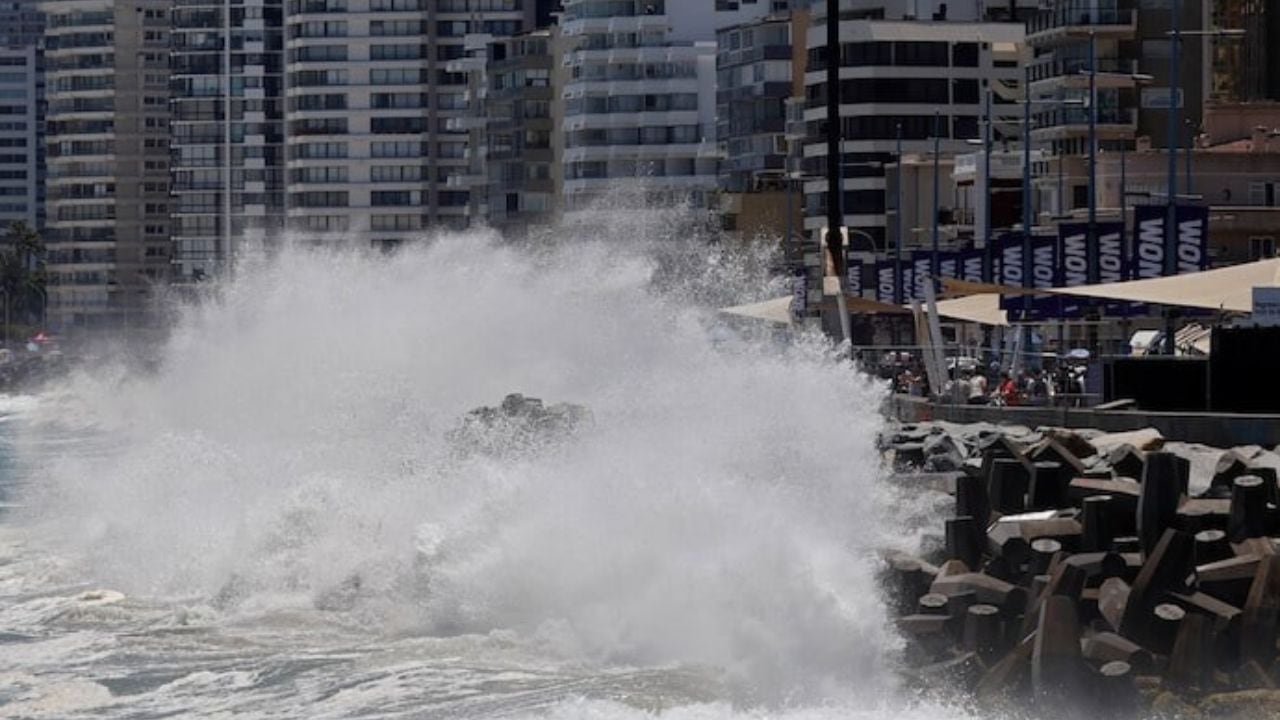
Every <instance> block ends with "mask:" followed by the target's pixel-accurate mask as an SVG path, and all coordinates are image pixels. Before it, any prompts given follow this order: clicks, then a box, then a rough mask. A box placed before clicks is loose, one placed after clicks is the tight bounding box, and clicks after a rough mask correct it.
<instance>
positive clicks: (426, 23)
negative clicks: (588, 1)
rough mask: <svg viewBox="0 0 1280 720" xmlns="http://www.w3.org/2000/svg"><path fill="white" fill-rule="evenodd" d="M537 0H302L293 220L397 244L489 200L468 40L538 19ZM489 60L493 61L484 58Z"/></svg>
mask: <svg viewBox="0 0 1280 720" xmlns="http://www.w3.org/2000/svg"><path fill="white" fill-rule="evenodd" d="M537 10H538V3H536V2H534V0H291V1H290V2H289V7H288V13H287V15H286V20H285V54H286V66H285V71H286V72H285V74H286V91H285V94H286V114H287V117H288V127H287V130H286V138H287V139H286V154H285V163H286V166H287V170H288V177H287V195H286V205H287V207H288V209H287V215H288V221H289V225H290V227H291V228H293V229H295V230H298V231H302V232H305V233H309V234H316V235H323V234H332V235H334V236H335V237H340V238H343V239H344V240H349V241H351V242H359V243H362V244H369V245H374V246H379V247H390V246H394V245H396V244H398V243H400V242H402V241H405V240H408V239H411V238H413V237H417V236H421V234H422V232H423V230H425V229H427V228H429V227H436V226H443V227H465V226H467V225H468V224H470V223H471V221H472V219H473V217H472V216H473V215H475V214H476V212H477V207H478V205H477V204H476V203H473V202H472V198H471V189H470V188H469V186H468V184H467V183H465V182H459V181H457V180H451V178H454V177H455V176H466V175H467V174H468V173H469V172H470V169H471V167H472V166H473V162H472V159H473V158H472V157H471V155H472V154H473V153H478V152H480V149H479V148H473V147H470V143H469V142H468V141H469V134H468V132H469V128H468V126H467V123H466V122H465V118H466V116H467V112H468V107H469V103H470V101H471V96H470V93H471V92H474V91H475V90H474V89H472V88H469V87H468V73H467V69H468V68H467V65H466V63H467V60H466V59H465V57H464V56H465V55H466V48H467V46H468V44H471V45H472V46H473V47H474V46H478V47H483V46H484V43H485V42H487V39H486V36H500V35H513V34H516V33H519V32H522V31H525V30H528V29H531V28H532V27H533V25H534V22H535V18H536V13H537ZM481 62H483V60H481Z"/></svg>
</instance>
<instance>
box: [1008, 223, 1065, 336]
mask: <svg viewBox="0 0 1280 720" xmlns="http://www.w3.org/2000/svg"><path fill="white" fill-rule="evenodd" d="M1029 245H1030V251H1031V257H1030V258H1029V260H1026V262H1025V265H1024V256H1023V255H1024V253H1025V252H1026V250H1027V249H1026V248H1024V246H1023V244H1022V237H1021V235H1010V236H1009V237H1008V238H1007V239H1006V240H1005V241H1004V242H1003V243H1002V244H1001V245H1000V246H998V247H997V257H999V258H1000V283H1001V284H1002V285H1010V286H1013V287H1034V288H1051V287H1053V286H1054V282H1055V281H1056V280H1057V277H1058V250H1057V248H1058V238H1056V237H1054V236H1052V235H1043V236H1039V237H1033V238H1031V242H1030V243H1029ZM1027 266H1029V268H1028V267H1027ZM1028 269H1029V270H1030V272H1031V274H1030V276H1029V277H1024V273H1025V272H1026V271H1027V270H1028ZM1058 304H1059V303H1058V299H1057V298H1056V297H1027V296H1008V295H1006V296H1001V298H1000V308H1001V309H1002V310H1005V311H1007V312H1008V313H1009V318H1010V319H1011V320H1023V321H1025V320H1037V319H1042V318H1048V317H1053V316H1054V315H1055V314H1056V313H1057V312H1058Z"/></svg>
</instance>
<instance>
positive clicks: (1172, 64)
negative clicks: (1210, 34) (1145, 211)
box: [1164, 0, 1182, 275]
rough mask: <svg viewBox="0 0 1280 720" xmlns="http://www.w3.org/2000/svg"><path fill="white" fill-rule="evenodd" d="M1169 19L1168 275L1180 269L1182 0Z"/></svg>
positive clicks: (1175, 2)
mask: <svg viewBox="0 0 1280 720" xmlns="http://www.w3.org/2000/svg"><path fill="white" fill-rule="evenodd" d="M1169 8H1170V10H1169V15H1170V17H1169V21H1170V25H1171V28H1172V29H1171V32H1170V33H1169V131H1168V132H1169V137H1168V140H1166V143H1167V144H1168V146H1169V147H1168V163H1169V168H1168V177H1167V179H1166V185H1167V190H1168V193H1167V195H1166V201H1167V203H1166V204H1167V209H1166V215H1165V227H1164V274H1165V275H1173V274H1175V273H1176V271H1177V265H1176V264H1175V263H1176V260H1175V255H1176V252H1175V249H1176V245H1175V243H1176V240H1175V236H1176V233H1177V229H1176V228H1175V227H1174V225H1175V223H1176V221H1177V204H1176V203H1177V195H1178V145H1179V141H1178V139H1179V137H1180V136H1181V133H1180V131H1179V129H1178V126H1179V122H1178V117H1179V116H1178V89H1179V87H1178V86H1179V80H1178V71H1179V64H1180V59H1179V57H1178V55H1179V54H1180V53H1179V51H1180V49H1181V46H1182V3H1181V2H1180V1H1179V0H1170V3H1169Z"/></svg>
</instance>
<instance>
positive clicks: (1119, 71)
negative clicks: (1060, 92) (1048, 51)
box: [1031, 57, 1138, 93]
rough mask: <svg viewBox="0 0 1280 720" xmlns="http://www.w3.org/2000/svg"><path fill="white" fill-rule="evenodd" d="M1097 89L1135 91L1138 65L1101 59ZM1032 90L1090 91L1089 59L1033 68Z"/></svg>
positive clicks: (1052, 62) (1042, 62)
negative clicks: (1129, 89) (1069, 89)
mask: <svg viewBox="0 0 1280 720" xmlns="http://www.w3.org/2000/svg"><path fill="white" fill-rule="evenodd" d="M1097 72H1098V77H1097V87H1098V88H1099V89H1107V88H1133V87H1136V86H1137V84H1138V81H1137V79H1136V78H1135V77H1134V76H1135V75H1136V74H1137V72H1138V61H1137V60H1134V59H1130V58H1114V57H1100V58H1097ZM1031 87H1032V90H1033V91H1040V92H1041V93H1043V92H1046V91H1048V90H1051V89H1053V88H1073V89H1086V88H1088V87H1089V60H1088V58H1066V59H1058V58H1052V57H1050V58H1047V59H1043V60H1039V61H1037V62H1034V63H1032V64H1031Z"/></svg>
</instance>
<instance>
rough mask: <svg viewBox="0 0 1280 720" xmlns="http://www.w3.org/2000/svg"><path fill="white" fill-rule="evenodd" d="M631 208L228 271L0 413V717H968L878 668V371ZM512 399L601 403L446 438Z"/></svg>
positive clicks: (251, 261)
mask: <svg viewBox="0 0 1280 720" xmlns="http://www.w3.org/2000/svg"><path fill="white" fill-rule="evenodd" d="M622 225H623V226H622V227H619V226H618V224H617V223H612V224H610V225H608V226H600V227H599V229H598V232H600V233H605V234H608V235H609V237H608V238H602V239H595V238H592V239H578V240H573V241H565V242H561V243H556V244H553V245H547V246H541V247H540V248H539V250H538V251H537V252H533V251H530V250H522V249H518V248H512V247H507V246H500V245H498V244H497V243H495V242H494V241H493V239H492V238H490V237H487V236H485V235H483V234H479V233H471V234H464V235H444V236H440V237H438V238H436V239H435V240H434V241H433V242H432V243H430V244H429V245H425V246H422V247H418V248H413V249H409V250H406V251H403V252H398V253H396V254H393V255H389V256H387V255H377V254H360V253H354V252H335V251H332V250H325V249H320V248H315V247H308V246H304V245H297V246H290V247H288V248H286V249H284V250H283V251H280V252H278V253H275V254H273V255H272V256H270V257H267V256H262V257H249V258H247V259H246V260H245V261H244V262H243V263H242V265H241V266H240V268H239V270H238V272H237V274H236V277H235V278H234V280H233V281H231V282H229V283H228V284H227V285H225V286H223V287H220V288H217V290H216V291H214V292H211V293H210V295H209V297H208V298H206V299H205V300H204V301H203V302H200V303H194V304H190V305H187V306H184V308H183V309H182V310H181V312H178V313H176V317H175V319H174V323H175V329H174V331H173V333H172V335H171V337H170V339H169V340H168V341H167V343H166V344H165V345H164V347H163V348H161V349H160V350H159V351H157V353H156V356H155V357H154V358H152V362H149V363H146V364H145V365H144V366H137V365H134V364H132V363H130V362H128V361H125V360H119V361H117V360H111V359H108V356H103V359H101V360H99V361H96V362H95V363H93V364H92V365H91V366H90V367H86V368H85V369H83V370H80V371H77V372H76V373H75V374H74V375H73V376H72V377H69V378H67V379H66V380H65V381H63V382H60V383H58V384H57V385H55V386H51V387H49V388H47V389H46V390H44V391H42V392H41V393H39V394H38V395H33V396H23V397H7V398H2V399H0V503H2V504H3V507H2V508H0V717H15V718H16V717H22V718H116V717H119V718H126V717H127V718H159V717H233V716H242V717H264V718H266V717H276V718H339V717H341V718H346V717H351V718H399V717H429V718H484V717H509V718H599V719H601V720H624V719H630V718H664V719H670V720H721V719H722V718H739V717H743V718H766V717H786V718H796V719H802V718H803V719H809V718H813V719H825V718H850V717H853V718H921V719H924V718H930V719H932V718H951V717H954V718H962V717H967V716H968V715H967V712H966V711H965V710H964V709H963V708H960V707H952V706H950V705H949V704H947V703H945V702H941V701H938V700H937V699H934V698H927V697H920V696H918V695H916V694H915V693H912V692H907V691H905V690H903V689H901V687H900V683H899V680H898V676H897V674H896V673H895V671H894V667H895V663H896V655H897V652H898V649H899V646H900V641H899V640H898V638H896V637H895V636H894V634H893V633H892V632H891V630H889V629H888V624H887V623H886V613H885V609H884V607H883V605H882V603H881V601H880V598H879V597H878V594H877V590H876V586H875V581H874V575H875V571H876V559H875V558H876V555H875V551H876V550H877V549H878V548H880V547H883V546H886V545H900V546H909V545H910V544H912V543H913V542H914V538H913V535H912V533H913V532H914V531H913V530H912V524H911V522H912V521H911V518H912V517H916V516H919V515H920V514H921V513H928V512H929V508H930V507H931V506H930V504H929V502H928V500H927V499H926V500H916V499H905V498H903V497H901V496H897V495H894V494H893V493H892V492H891V491H890V490H889V489H887V488H886V487H885V486H884V484H883V483H882V482H881V480H880V473H881V469H880V465H879V458H878V456H877V453H876V451H875V448H874V437H875V434H876V432H877V430H878V429H879V427H880V424H881V422H882V421H881V418H880V416H879V414H878V412H877V408H878V406H879V403H880V401H881V399H882V393H883V389H882V388H880V387H879V386H878V385H876V384H875V383H874V382H872V381H870V380H869V379H867V378H865V377H863V376H860V375H859V374H857V373H856V372H853V371H852V369H851V368H850V367H849V366H847V365H845V364H843V363H841V362H840V361H838V360H837V359H835V358H833V357H832V355H831V353H830V352H829V350H828V349H827V348H825V347H824V346H823V345H822V344H821V343H819V342H815V341H810V340H805V339H801V340H800V341H799V342H795V343H785V344H783V343H779V342H776V341H774V340H773V339H771V338H770V336H769V334H768V333H761V332H754V331H753V332H746V333H743V332H740V331H738V330H735V329H731V328H728V327H724V326H721V325H720V324H719V322H720V321H718V320H717V319H716V317H715V315H714V313H712V312H711V311H710V310H711V309H712V308H714V307H715V306H716V305H717V304H721V303H727V302H732V301H743V300H749V299H760V297H761V296H764V297H767V296H769V295H770V294H777V293H779V292H785V289H782V288H780V287H777V286H772V287H771V286H769V285H768V282H767V279H766V275H765V273H764V269H765V268H766V267H767V264H768V262H767V258H755V259H754V260H753V259H752V258H750V257H748V258H747V259H746V260H742V259H731V256H730V255H729V254H726V253H725V252H722V251H718V250H715V249H708V248H706V247H705V246H703V245H702V244H700V243H697V242H687V241H684V240H682V238H683V236H684V235H685V234H686V233H685V231H684V230H682V229H681V228H682V225H681V222H680V221H679V219H678V218H676V219H674V220H672V219H670V218H667V219H662V218H660V219H659V222H656V223H655V222H653V221H652V219H650V220H647V221H646V222H645V223H644V224H643V226H642V227H627V226H626V224H625V223H623V224H622ZM622 240H625V242H622ZM753 293H754V294H755V297H752V294H753ZM510 392H521V393H525V394H527V395H532V396H537V397H540V398H544V399H545V400H546V401H548V402H571V403H578V404H581V405H584V406H586V407H587V408H589V410H590V413H591V421H590V423H588V424H586V425H585V426H583V427H580V428H579V430H578V432H577V433H576V434H575V435H574V436H573V437H571V438H569V439H568V440H562V441H559V442H555V443H547V444H546V445H545V446H539V447H534V448H531V449H530V448H525V449H524V450H522V451H521V452H512V453H500V454H485V453H475V452H470V451H468V450H467V449H466V448H462V447H459V445H458V443H456V442H454V441H453V440H451V436H450V430H452V429H454V428H455V427H457V424H458V422H459V418H460V417H461V416H462V415H464V414H465V413H466V412H467V411H469V410H470V409H472V408H475V407H477V406H481V405H496V404H497V403H498V402H500V401H501V399H502V398H503V396H504V395H506V394H507V393H510ZM935 500H936V499H935Z"/></svg>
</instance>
